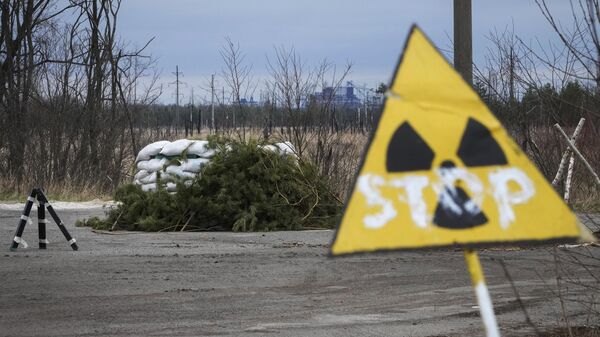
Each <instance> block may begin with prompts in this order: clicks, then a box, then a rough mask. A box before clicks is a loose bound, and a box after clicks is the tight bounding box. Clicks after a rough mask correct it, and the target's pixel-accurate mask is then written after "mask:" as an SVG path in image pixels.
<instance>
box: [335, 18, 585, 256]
mask: <svg viewBox="0 0 600 337" xmlns="http://www.w3.org/2000/svg"><path fill="white" fill-rule="evenodd" d="M579 236H580V229H579V226H578V221H577V218H576V217H575V215H574V214H573V213H572V212H571V210H570V209H569V208H568V207H567V206H566V205H565V203H564V202H563V201H562V199H560V197H559V196H558V194H557V193H556V192H555V191H554V190H553V189H552V187H551V186H550V185H549V184H548V182H547V181H546V180H545V179H544V177H543V176H542V175H541V174H540V173H539V172H538V170H537V169H536V167H535V166H534V165H533V164H532V163H531V162H530V161H529V159H528V158H527V156H526V155H525V154H524V153H523V152H522V151H521V149H520V148H519V147H518V146H517V145H516V144H515V143H514V142H513V141H512V139H511V138H510V136H509V135H508V134H507V132H506V131H505V130H504V128H503V127H502V125H501V124H500V123H499V122H498V120H497V119H496V118H495V117H494V115H493V114H492V113H491V112H490V111H489V109H488V108H487V107H486V106H485V104H484V103H483V102H482V101H481V99H480V98H479V96H478V95H477V94H476V93H475V91H474V90H473V89H472V88H471V87H470V86H469V85H468V84H467V83H466V82H465V81H464V80H463V79H462V78H461V77H460V75H459V74H458V73H457V72H456V71H455V70H454V69H453V68H452V66H451V65H450V64H449V63H448V62H447V61H446V59H445V58H444V57H443V56H442V55H441V54H440V53H439V52H438V51H437V50H436V49H435V47H434V46H433V45H432V44H431V42H430V41H429V40H428V39H427V38H426V37H425V35H424V34H423V33H422V32H421V31H420V30H419V29H418V28H413V29H412V30H411V33H410V35H409V38H408V41H407V43H406V46H405V48H404V52H403V55H402V57H401V60H400V62H399V65H398V68H397V70H396V73H395V75H394V79H393V80H392V83H391V85H390V89H389V93H388V96H387V98H386V101H385V103H384V108H383V112H382V114H381V117H380V119H379V121H378V123H377V126H376V128H375V130H374V131H373V135H372V137H371V141H370V143H369V144H368V147H367V150H366V152H365V156H364V160H363V163H362V166H361V167H360V169H359V172H358V174H357V178H356V181H355V184H354V186H353V188H352V190H351V193H350V197H349V200H348V203H347V206H346V210H345V212H344V215H343V217H342V221H341V223H340V226H339V228H338V230H337V232H336V236H335V238H334V241H333V244H332V247H331V252H332V254H333V255H339V254H348V253H356V252H367V251H377V250H396V249H416V248H427V247H443V246H452V245H460V246H484V245H499V244H505V243H511V244H515V243H527V242H533V243H535V242H538V243H539V242H548V241H574V240H576V239H577V238H578V237H579Z"/></svg>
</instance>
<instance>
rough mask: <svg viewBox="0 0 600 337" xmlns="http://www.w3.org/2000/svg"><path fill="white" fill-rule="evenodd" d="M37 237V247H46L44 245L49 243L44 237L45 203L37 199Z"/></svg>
mask: <svg viewBox="0 0 600 337" xmlns="http://www.w3.org/2000/svg"><path fill="white" fill-rule="evenodd" d="M38 238H39V240H40V241H39V248H40V249H46V245H47V244H49V243H50V242H48V239H46V204H45V203H44V202H42V201H39V200H38Z"/></svg>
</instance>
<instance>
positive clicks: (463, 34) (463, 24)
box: [454, 0, 473, 85]
mask: <svg viewBox="0 0 600 337" xmlns="http://www.w3.org/2000/svg"><path fill="white" fill-rule="evenodd" d="M454 68H455V69H456V70H457V71H458V72H459V73H460V74H461V75H462V77H463V78H464V79H465V81H467V83H469V84H470V85H473V32H472V24H471V0H454Z"/></svg>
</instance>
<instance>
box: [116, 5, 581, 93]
mask: <svg viewBox="0 0 600 337" xmlns="http://www.w3.org/2000/svg"><path fill="white" fill-rule="evenodd" d="M549 2H550V4H551V8H552V10H553V11H554V12H555V13H556V14H557V17H558V18H559V19H560V20H562V21H564V22H565V24H568V19H569V17H570V7H569V3H568V1H563V0H550V1H549ZM452 3H453V1H452V0H423V1H416V0H369V1H366V0H362V1H359V0H302V1H292V0H256V1H247V0H218V1H216V0H214V1H208V0H206V1H204V0H169V1H165V0H125V1H123V3H122V8H121V12H120V19H119V20H120V22H119V25H120V32H121V37H122V38H123V40H125V41H130V42H132V43H133V44H135V45H138V46H140V45H143V44H144V43H145V42H146V41H147V40H149V39H150V38H152V37H154V38H155V39H154V41H153V42H152V43H151V44H150V46H149V47H148V49H147V52H148V53H150V54H152V55H153V56H154V57H156V58H157V59H158V61H157V65H158V69H159V70H160V71H161V80H160V82H161V83H163V84H164V85H165V86H164V94H163V96H162V98H161V101H162V102H164V103H170V102H172V101H174V95H173V94H172V93H173V91H174V87H173V86H168V83H169V82H172V81H174V75H172V74H171V73H172V72H174V71H175V66H176V65H179V69H180V71H182V72H183V74H184V77H183V78H182V79H183V81H184V82H186V83H187V87H183V88H182V89H181V90H182V91H183V92H184V93H185V96H184V98H183V101H184V102H187V101H188V100H189V96H190V95H189V92H190V88H192V87H193V88H194V90H195V92H196V94H195V96H196V99H200V98H201V97H202V96H203V95H204V93H203V92H202V90H201V89H200V86H204V87H205V84H206V83H207V79H208V78H210V74H212V73H217V75H218V74H219V73H220V70H221V68H222V64H223V63H222V60H221V57H220V55H219V51H218V50H219V48H220V47H222V46H223V44H224V42H225V37H230V38H231V39H232V40H233V41H234V42H239V44H240V46H241V49H242V51H243V53H244V54H245V55H246V60H247V62H248V63H250V64H252V66H253V73H254V77H255V78H256V79H257V80H261V79H262V78H264V77H265V76H267V70H266V67H265V63H266V56H267V55H272V53H273V47H274V46H284V47H294V48H295V49H296V51H297V52H298V53H299V54H300V55H301V56H302V58H303V59H304V60H305V61H306V62H307V63H308V64H316V63H318V62H319V61H320V60H322V59H323V58H327V59H328V60H330V61H332V62H334V63H336V64H338V65H339V66H343V65H344V64H345V63H346V62H347V61H350V62H352V64H353V70H352V73H351V74H350V76H349V78H348V79H349V80H353V81H354V83H355V84H359V85H362V84H363V83H364V84H366V85H368V86H375V85H376V84H377V83H379V82H386V83H387V82H388V81H389V78H390V76H391V72H392V70H393V68H394V65H395V63H396V61H397V58H398V56H399V54H400V52H401V49H402V46H403V43H404V39H405V37H406V34H407V32H408V30H409V28H410V26H411V24H413V23H416V24H418V25H419V26H420V27H421V28H422V29H423V30H424V31H425V33H426V34H427V35H429V37H430V38H431V39H432V40H433V42H434V43H435V44H436V45H437V46H438V48H441V49H445V50H450V49H451V45H452V44H451V38H452V36H453V31H452ZM513 25H514V31H515V32H516V33H517V34H518V35H519V36H520V37H522V38H523V39H524V40H526V41H527V40H531V41H533V40H534V39H536V38H537V39H540V40H542V41H547V40H556V37H555V35H554V34H553V32H552V31H551V29H550V27H549V25H548V24H547V22H546V21H545V20H544V18H543V16H542V15H541V14H540V12H539V9H538V8H537V6H536V4H535V3H534V1H533V0H503V1H498V0H473V35H474V36H473V38H474V41H473V52H474V59H475V62H476V63H477V62H481V61H482V60H483V59H484V56H485V53H486V48H487V47H489V45H490V43H489V41H488V40H487V36H488V35H489V32H490V31H491V30H493V29H497V30H504V29H506V28H507V27H509V28H510V27H512V26H513ZM219 85H223V83H222V81H221V83H220V84H219ZM256 96H258V95H256Z"/></svg>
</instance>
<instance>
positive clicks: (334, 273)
mask: <svg viewBox="0 0 600 337" xmlns="http://www.w3.org/2000/svg"><path fill="white" fill-rule="evenodd" d="M102 212H103V211H102V209H101V208H82V209H75V210H74V209H64V208H63V209H61V208H59V209H58V213H59V215H60V216H61V217H62V218H63V221H64V222H65V223H67V225H68V228H69V230H70V231H71V234H72V235H73V236H74V237H75V238H76V239H77V241H78V244H79V247H80V250H79V251H77V252H74V251H72V250H71V249H70V247H69V246H68V245H67V243H66V242H65V240H64V238H62V237H61V236H60V232H59V230H58V228H56V226H55V225H53V224H49V225H48V238H49V240H50V242H51V243H50V245H49V248H48V250H46V251H42V250H38V249H37V247H36V246H35V242H36V241H37V226H36V225H35V224H34V225H29V226H28V227H27V228H26V229H25V234H24V236H23V237H24V239H25V240H26V241H28V242H30V243H33V244H34V246H35V247H33V248H32V247H30V248H27V249H21V248H20V249H19V250H18V251H17V252H9V250H8V246H9V244H10V242H11V240H12V237H13V235H14V230H15V227H16V224H17V222H18V218H19V216H20V210H18V208H17V209H14V210H7V209H6V208H1V207H0V242H4V243H5V244H6V245H5V248H4V249H5V250H4V253H2V252H1V251H2V250H1V249H0V335H2V336H481V335H483V329H482V326H481V323H480V318H479V314H478V309H477V307H475V305H476V301H475V299H474V296H473V293H472V288H471V287H470V281H469V277H468V275H467V273H466V270H465V265H464V260H463V256H462V253H461V251H459V250H437V251H422V252H409V253H404V252H398V253H389V254H384V255H364V256H352V257H344V258H335V259H332V258H328V257H327V251H328V250H327V249H328V244H329V241H330V239H331V236H332V234H333V233H332V231H305V232H277V233H133V232H119V233H116V234H114V233H113V234H108V233H97V232H93V231H92V230H90V229H89V228H75V227H74V226H73V223H74V221H75V219H77V218H81V217H87V216H90V215H101V214H102ZM32 217H33V218H34V219H35V217H36V215H35V211H34V212H33V213H32ZM558 251H559V252H560V254H561V259H565V258H567V256H572V255H573V254H578V255H577V256H580V255H579V254H582V255H587V254H591V255H593V256H595V257H596V259H591V258H585V257H582V256H580V259H581V260H582V261H584V262H585V264H586V266H577V265H571V264H568V265H566V264H560V266H563V267H566V268H567V269H568V270H566V271H562V272H561V273H563V278H562V279H561V282H562V283H563V284H569V292H568V293H567V294H564V293H563V294H561V296H563V298H564V299H565V301H564V302H565V306H566V310H567V311H568V312H569V317H570V324H573V325H584V324H596V325H598V324H599V323H600V322H598V321H597V320H598V315H592V316H590V315H588V313H589V310H588V309H586V308H585V306H584V304H582V303H585V302H582V301H587V300H588V299H589V298H590V296H592V295H597V292H596V294H595V293H593V292H592V293H590V290H589V288H587V289H586V288H585V287H581V286H577V285H575V284H574V283H573V284H572V283H569V282H570V281H573V280H576V281H577V282H584V283H590V282H591V284H595V285H596V286H597V281H594V279H593V277H590V272H591V273H592V274H595V273H596V272H597V271H599V270H598V266H599V265H600V263H599V260H598V259H600V248H598V247H583V248H568V249H567V248H560V249H558ZM552 252H553V248H552V247H538V248H535V249H524V250H519V249H509V250H485V251H482V252H481V253H480V256H481V259H482V263H483V265H484V269H485V274H486V276H487V281H488V284H489V288H490V292H491V295H492V298H493V301H494V304H495V309H496V312H497V314H498V322H499V325H500V327H501V330H502V332H503V335H505V336H522V335H531V334H532V331H533V330H532V328H531V327H530V326H529V325H528V324H527V323H526V322H525V318H524V315H523V312H522V310H521V308H520V305H519V304H518V302H517V301H516V300H515V293H514V292H513V290H512V288H511V285H510V282H508V281H507V278H506V276H505V274H504V271H503V269H502V268H501V266H500V262H499V261H500V260H502V261H504V262H505V263H506V265H507V266H508V269H509V271H510V275H511V276H512V278H513V279H514V283H515V285H516V287H517V289H518V292H519V294H520V296H521V299H522V301H523V303H524V305H525V306H526V308H527V309H528V312H529V314H530V316H531V319H532V321H533V322H534V323H535V324H536V326H538V327H540V329H543V330H544V329H549V328H551V327H553V326H557V325H560V324H564V323H562V322H561V321H560V317H562V314H561V313H562V309H561V305H560V301H559V300H558V298H559V297H558V295H557V293H556V282H557V281H556V264H555V262H554V256H553V254H552ZM586 268H587V269H588V270H587V271H586ZM561 270H562V269H561ZM598 274H600V273H598ZM596 275H597V274H596ZM594 282H596V283H594ZM596 289H598V288H596ZM596 297H597V296H596ZM596 301H597V300H596Z"/></svg>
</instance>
